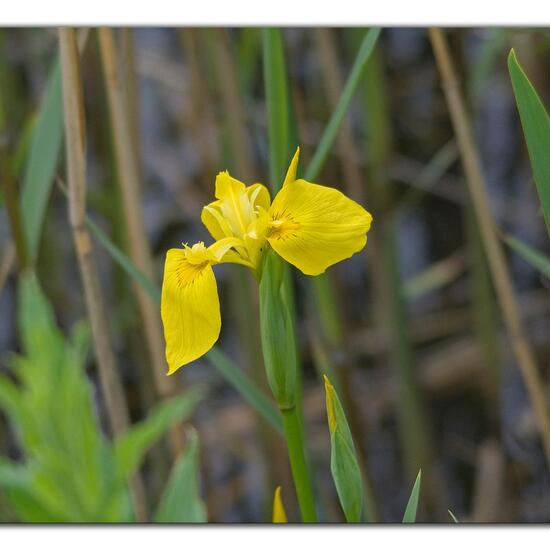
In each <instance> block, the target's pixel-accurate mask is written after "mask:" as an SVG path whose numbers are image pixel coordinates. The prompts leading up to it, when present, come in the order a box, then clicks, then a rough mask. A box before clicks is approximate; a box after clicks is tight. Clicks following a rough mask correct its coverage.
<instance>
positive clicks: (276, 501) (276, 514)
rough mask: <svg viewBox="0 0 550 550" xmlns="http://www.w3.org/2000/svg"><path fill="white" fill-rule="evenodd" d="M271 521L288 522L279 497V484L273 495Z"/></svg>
mask: <svg viewBox="0 0 550 550" xmlns="http://www.w3.org/2000/svg"><path fill="white" fill-rule="evenodd" d="M273 523H288V520H287V519H286V512H285V507H284V506H283V501H282V499H281V487H280V486H279V487H277V489H275V495H274V496H273Z"/></svg>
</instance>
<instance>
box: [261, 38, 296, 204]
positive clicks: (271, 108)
mask: <svg viewBox="0 0 550 550" xmlns="http://www.w3.org/2000/svg"><path fill="white" fill-rule="evenodd" d="M263 62H264V80H265V96H266V103H267V119H268V132H269V168H270V174H269V176H270V178H269V179H270V183H271V190H272V191H273V193H277V191H279V189H280V188H281V185H282V184H283V178H284V175H285V169H286V167H287V165H288V162H289V161H290V158H291V154H292V152H291V151H290V148H289V141H290V140H289V135H290V129H289V111H288V105H289V101H288V95H289V93H288V82H287V74H286V64H285V55H284V49H283V40H282V37H281V31H280V29H264V30H263Z"/></svg>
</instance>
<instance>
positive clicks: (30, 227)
mask: <svg viewBox="0 0 550 550" xmlns="http://www.w3.org/2000/svg"><path fill="white" fill-rule="evenodd" d="M62 140H63V105H62V101H61V70H60V66H59V62H58V61H57V60H56V62H55V65H54V67H53V69H52V71H51V73H50V76H49V78H48V84H47V87H46V92H45V95H44V98H43V100H42V104H41V106H40V111H39V113H38V117H37V120H36V123H35V125H34V130H33V133H32V138H31V143H30V149H29V156H28V159H27V162H26V164H25V171H24V175H23V184H22V188H21V219H22V220H23V226H24V230H25V235H26V238H27V246H28V250H29V254H30V257H31V261H34V260H35V259H36V256H37V254H38V245H39V243H40V235H41V233H42V225H43V223H44V216H45V213H46V208H47V205H48V200H49V198H50V192H51V188H52V185H53V181H54V176H55V169H56V166H57V161H58V159H59V152H60V150H61V144H62Z"/></svg>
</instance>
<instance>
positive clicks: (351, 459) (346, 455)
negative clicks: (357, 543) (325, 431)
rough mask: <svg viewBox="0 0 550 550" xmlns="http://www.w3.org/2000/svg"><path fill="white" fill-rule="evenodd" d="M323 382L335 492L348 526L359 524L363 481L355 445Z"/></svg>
mask: <svg viewBox="0 0 550 550" xmlns="http://www.w3.org/2000/svg"><path fill="white" fill-rule="evenodd" d="M324 379H325V394H326V405H327V417H328V426H329V432H330V446H331V452H330V470H331V472H332V479H333V480H334V484H335V485H336V492H337V493H338V498H339V499H340V504H341V505H342V509H343V510H344V515H345V516H346V520H347V522H348V523H359V522H360V521H361V516H362V511H363V503H365V505H366V508H367V514H368V509H369V503H368V502H365V495H364V494H363V480H362V477H361V469H360V468H359V463H358V461H357V455H356V450H355V445H354V443H353V439H352V437H351V431H350V429H349V425H348V421H347V419H346V415H345V413H344V409H343V408H342V404H341V403H340V399H339V397H338V394H337V393H336V390H335V389H334V387H333V386H332V384H331V383H330V381H329V379H328V378H327V376H325V377H324Z"/></svg>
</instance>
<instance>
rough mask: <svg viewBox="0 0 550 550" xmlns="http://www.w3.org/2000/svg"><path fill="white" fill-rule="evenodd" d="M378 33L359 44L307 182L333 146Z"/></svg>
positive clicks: (376, 30)
mask: <svg viewBox="0 0 550 550" xmlns="http://www.w3.org/2000/svg"><path fill="white" fill-rule="evenodd" d="M380 32H381V29H379V28H378V27H373V28H371V29H369V30H368V31H367V32H366V34H365V38H364V39H363V41H362V42H361V46H360V47H359V52H358V53H357V56H356V58H355V61H354V63H353V67H352V69H351V72H350V75H349V77H348V79H347V81H346V85H345V86H344V90H343V92H342V96H341V97H340V100H339V101H338V104H337V105H336V109H334V112H333V113H332V116H331V117H330V120H329V122H328V124H327V127H326V128H325V131H324V132H323V135H322V136H321V140H320V141H319V145H317V149H316V150H315V155H314V156H313V158H312V159H311V162H310V163H309V165H308V167H307V170H306V174H305V179H306V180H308V181H314V180H315V179H316V178H317V176H318V175H319V173H320V172H321V169H322V167H323V165H324V164H325V160H326V158H327V155H328V153H329V151H330V150H331V148H332V146H333V144H334V140H335V139H336V136H337V135H338V130H339V128H340V124H341V123H342V120H343V118H344V116H345V115H346V113H347V111H348V109H349V106H350V104H351V100H352V99H353V96H354V95H355V92H356V90H357V86H358V85H359V83H360V82H361V77H362V76H363V71H364V69H365V66H366V64H367V61H368V60H369V58H370V56H371V54H372V51H373V50H374V46H375V45H376V42H377V40H378V37H379V36H380Z"/></svg>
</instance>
